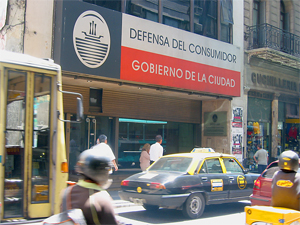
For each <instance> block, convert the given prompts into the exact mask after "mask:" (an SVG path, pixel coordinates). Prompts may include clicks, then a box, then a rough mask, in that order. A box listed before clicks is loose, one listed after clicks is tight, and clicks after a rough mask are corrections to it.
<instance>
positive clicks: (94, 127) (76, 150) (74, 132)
mask: <svg viewBox="0 0 300 225" xmlns="http://www.w3.org/2000/svg"><path fill="white" fill-rule="evenodd" d="M73 117H76V115H74V116H73V115H70V114H69V117H68V118H70V119H71V120H74V119H75V118H73ZM112 126H113V125H112V119H111V118H109V117H105V116H92V115H85V119H84V120H83V121H82V123H70V129H69V132H67V133H66V135H70V136H69V137H70V138H69V140H70V143H69V180H70V181H77V179H78V177H77V176H76V172H75V165H76V163H77V160H78V156H79V154H80V153H81V152H82V151H84V150H86V149H90V148H92V147H93V146H94V145H96V144H97V139H98V137H99V135H100V134H105V135H106V136H107V137H108V144H109V145H110V146H111V147H112V148H113V146H112V145H111V143H113V142H114V140H113V136H112V133H113V131H112Z"/></svg>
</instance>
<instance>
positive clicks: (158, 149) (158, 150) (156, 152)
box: [150, 135, 164, 164]
mask: <svg viewBox="0 0 300 225" xmlns="http://www.w3.org/2000/svg"><path fill="white" fill-rule="evenodd" d="M155 140H156V143H155V144H152V145H151V147H150V164H152V163H154V162H155V161H156V160H158V159H159V158H160V157H162V155H163V151H164V149H163V147H162V146H161V143H162V136H161V135H156V137H155Z"/></svg>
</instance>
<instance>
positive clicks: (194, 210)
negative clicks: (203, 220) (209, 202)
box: [182, 193, 205, 219]
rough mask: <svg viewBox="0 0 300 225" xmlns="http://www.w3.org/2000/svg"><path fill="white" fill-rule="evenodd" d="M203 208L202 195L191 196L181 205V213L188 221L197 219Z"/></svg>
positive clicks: (203, 200)
mask: <svg viewBox="0 0 300 225" xmlns="http://www.w3.org/2000/svg"><path fill="white" fill-rule="evenodd" d="M204 208H205V199H204V197H203V195H202V194H199V193H196V194H191V195H190V196H189V197H188V199H187V200H186V201H185V203H184V204H183V209H182V213H183V215H184V216H185V217H188V218H190V219H197V218H199V217H200V216H201V215H202V214H203V212H204Z"/></svg>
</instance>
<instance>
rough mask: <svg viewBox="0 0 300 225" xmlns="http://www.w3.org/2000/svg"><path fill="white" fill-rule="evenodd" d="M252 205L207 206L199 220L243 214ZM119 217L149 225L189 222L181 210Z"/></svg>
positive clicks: (127, 214)
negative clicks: (246, 207)
mask: <svg viewBox="0 0 300 225" xmlns="http://www.w3.org/2000/svg"><path fill="white" fill-rule="evenodd" d="M248 205H250V203H248V202H247V203H244V202H236V203H224V204H220V205H207V206H206V207H205V210H204V213H203V214H202V216H201V217H200V218H199V219H206V218H210V217H216V216H226V215H230V214H236V213H243V212H244V208H245V206H248ZM118 215H119V216H121V217H124V218H126V219H130V220H137V221H140V222H143V223H149V224H164V223H176V222H182V221H186V220H189V219H188V218H186V217H184V216H183V214H182V212H181V210H175V209H159V210H158V211H152V212H151V211H146V210H139V211H132V212H123V213H118Z"/></svg>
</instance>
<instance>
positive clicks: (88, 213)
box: [68, 150, 118, 224]
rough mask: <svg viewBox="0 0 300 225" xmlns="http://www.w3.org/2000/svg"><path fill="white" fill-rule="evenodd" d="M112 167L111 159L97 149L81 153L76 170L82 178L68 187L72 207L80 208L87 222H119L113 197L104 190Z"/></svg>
mask: <svg viewBox="0 0 300 225" xmlns="http://www.w3.org/2000/svg"><path fill="white" fill-rule="evenodd" d="M111 167H112V163H111V160H109V158H107V157H104V156H101V155H100V154H98V152H97V151H95V150H85V151H83V152H82V153H81V154H80V155H79V160H78V162H77V164H76V172H77V173H78V174H80V178H79V181H78V182H77V184H76V185H74V186H70V187H68V188H69V189H70V193H69V196H70V199H71V200H70V202H71V208H73V209H74V208H80V209H81V210H82V212H83V214H84V216H85V219H86V222H87V224H118V222H117V220H116V218H115V213H114V208H113V205H112V198H111V196H110V195H109V194H108V192H107V191H105V190H104V189H105V188H108V183H109V179H108V177H109V171H110V170H111Z"/></svg>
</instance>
